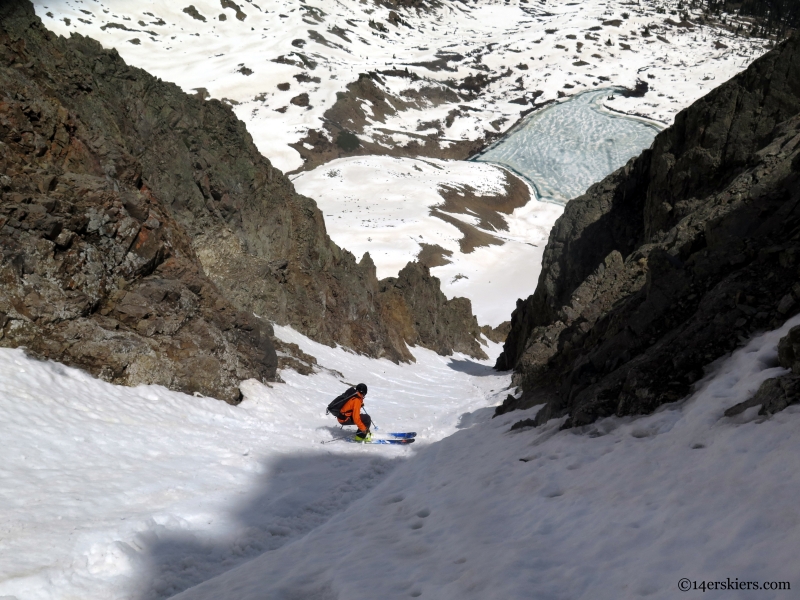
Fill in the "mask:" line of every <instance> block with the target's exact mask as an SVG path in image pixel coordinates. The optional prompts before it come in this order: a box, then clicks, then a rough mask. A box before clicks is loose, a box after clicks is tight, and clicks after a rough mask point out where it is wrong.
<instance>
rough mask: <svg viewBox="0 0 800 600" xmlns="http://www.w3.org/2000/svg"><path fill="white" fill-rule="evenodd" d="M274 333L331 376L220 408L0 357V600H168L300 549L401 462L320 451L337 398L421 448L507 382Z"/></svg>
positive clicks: (254, 389)
mask: <svg viewBox="0 0 800 600" xmlns="http://www.w3.org/2000/svg"><path fill="white" fill-rule="evenodd" d="M276 329H277V334H278V335H279V337H281V338H282V339H284V340H286V341H291V342H295V343H299V344H300V345H301V347H302V348H303V349H304V350H305V351H307V352H310V353H313V354H314V355H315V356H316V357H317V359H318V361H319V362H320V364H321V365H323V367H327V368H328V369H331V368H333V369H336V370H337V371H339V372H341V374H342V376H340V375H337V374H336V373H335V372H334V371H331V370H326V369H321V370H320V372H319V373H318V374H316V375H312V376H308V377H304V376H300V375H298V374H297V373H295V372H293V371H284V372H282V377H283V379H284V380H285V381H286V383H283V384H273V385H272V386H271V387H266V386H263V385H261V384H259V383H257V382H255V381H247V382H244V383H243V384H242V390H243V392H244V395H245V400H244V401H243V402H242V403H241V404H240V405H239V406H236V407H233V406H229V405H227V404H225V403H223V402H220V401H218V400H214V399H212V398H195V397H191V396H187V395H185V394H180V393H175V392H170V391H168V390H166V389H164V388H161V387H159V386H141V387H137V388H125V387H118V386H114V385H111V384H107V383H104V382H102V381H99V380H96V379H93V378H91V377H90V376H89V375H87V374H86V373H83V372H81V371H78V370H76V369H71V368H67V367H64V366H62V365H59V364H56V363H52V362H38V361H35V360H32V359H30V358H26V357H25V356H24V354H23V353H22V351H20V350H7V349H2V350H0V439H2V440H3V443H4V450H3V460H2V466H1V467H0V515H2V518H1V519H0V598H5V597H7V596H10V597H15V598H17V599H18V600H43V599H68V598H70V599H72V598H81V599H84V600H88V599H98V600H99V599H103V600H110V599H119V600H122V599H131V598H137V599H142V600H144V599H152V598H166V597H169V596H171V595H173V594H175V593H177V592H179V591H181V590H183V589H186V588H187V587H189V586H191V585H193V584H196V583H199V582H201V581H203V580H205V579H208V578H209V577H212V576H213V575H216V574H218V573H222V572H223V571H225V570H227V569H230V568H232V567H234V566H236V565H238V564H241V563H242V562H243V561H244V560H247V559H248V558H253V557H255V556H257V555H259V554H261V553H262V552H265V551H268V550H273V549H275V548H278V547H280V546H282V545H284V544H286V543H287V542H289V541H291V540H294V539H297V538H299V537H301V536H302V535H304V534H305V533H307V532H308V531H310V530H312V529H313V528H315V527H317V526H319V525H321V524H322V523H324V522H325V521H326V520H327V519H329V518H330V517H331V516H333V515H335V514H337V513H339V512H341V511H342V510H344V509H345V508H346V507H347V506H348V505H350V504H351V503H352V502H354V501H355V500H356V499H357V498H359V497H361V496H363V495H364V494H365V493H366V492H367V491H368V490H369V489H371V488H372V487H374V486H375V485H376V484H377V483H378V482H380V481H381V480H383V478H384V477H385V476H386V474H387V473H389V472H390V471H391V470H392V469H394V468H395V467H396V466H397V464H398V461H400V460H402V459H403V458H407V457H409V456H411V455H413V454H414V453H415V446H409V447H396V446H370V447H369V448H364V447H363V446H357V445H355V444H347V443H343V442H335V443H329V444H321V443H320V442H322V441H330V440H332V439H333V438H335V437H341V436H342V435H343V434H342V432H341V430H340V429H339V428H338V426H336V427H334V424H335V422H334V420H333V419H332V417H330V416H328V417H326V416H325V414H324V413H325V406H326V405H327V403H328V401H329V400H330V399H331V398H333V397H334V396H335V395H337V394H339V393H340V392H341V391H343V390H344V388H345V387H347V385H348V383H346V382H349V383H356V382H358V381H360V380H362V379H363V380H365V381H367V382H368V384H369V387H370V393H369V394H368V396H367V402H366V408H367V410H368V411H369V412H370V413H371V414H372V415H373V416H374V418H375V421H376V423H377V425H378V426H379V427H380V428H381V429H383V430H387V431H388V430H390V429H394V428H397V429H400V430H410V429H414V430H416V431H417V432H419V438H418V442H417V444H416V447H423V446H425V445H427V444H429V443H431V442H432V441H434V440H437V439H440V438H442V437H443V436H446V435H449V434H451V433H453V432H454V431H455V430H456V427H457V426H458V423H459V417H460V416H461V415H462V414H463V413H468V412H471V411H478V413H479V414H482V413H481V410H482V409H484V407H485V406H487V405H489V404H496V403H498V402H499V400H498V397H497V393H499V391H500V389H501V388H504V387H506V386H507V385H508V381H509V377H508V375H506V374H498V373H496V372H494V371H493V370H491V368H490V367H489V366H487V365H486V364H485V363H484V364H480V363H476V362H475V361H473V360H471V359H469V358H468V357H463V356H460V355H456V356H454V357H451V358H444V357H440V356H438V355H436V354H434V353H433V352H430V351H428V350H424V349H414V350H413V352H414V355H415V356H416V358H417V363H416V364H413V365H395V364H393V363H391V362H388V361H386V360H371V359H367V358H365V357H362V356H356V355H354V354H351V353H348V352H345V351H344V350H341V349H332V348H328V347H326V346H321V345H319V344H316V343H314V342H311V341H309V340H307V339H305V338H303V336H300V335H299V334H297V333H295V332H293V331H291V330H289V329H285V328H280V327H279V328H276ZM498 351H499V347H498V346H496V345H493V346H492V348H491V350H490V353H492V354H495V355H496V354H497V353H498ZM487 363H488V361H487ZM495 392H497V393H495ZM500 399H502V398H500Z"/></svg>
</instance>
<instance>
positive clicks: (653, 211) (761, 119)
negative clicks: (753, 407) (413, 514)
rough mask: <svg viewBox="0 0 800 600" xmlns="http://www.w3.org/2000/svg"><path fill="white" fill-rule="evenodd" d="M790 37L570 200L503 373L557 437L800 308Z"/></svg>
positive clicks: (799, 134)
mask: <svg viewBox="0 0 800 600" xmlns="http://www.w3.org/2000/svg"><path fill="white" fill-rule="evenodd" d="M798 113H800V38H799V37H798V36H794V37H793V38H791V39H790V40H788V41H787V42H785V43H783V44H781V45H780V46H778V47H777V48H776V49H775V50H773V51H772V52H770V53H768V54H766V55H765V56H763V57H762V58H760V59H758V60H757V61H755V62H754V63H753V64H752V65H751V66H750V67H749V68H748V69H747V70H746V71H744V72H742V73H740V74H739V75H737V76H736V77H734V78H733V79H731V80H730V81H728V82H726V83H724V84H723V85H721V86H720V87H719V88H717V89H716V90H714V91H713V92H711V93H710V94H708V95H707V96H705V97H703V98H701V99H700V100H698V101H697V102H695V103H694V104H693V105H692V106H691V107H689V108H688V109H686V110H684V111H682V112H681V113H680V114H678V116H677V117H676V119H675V123H674V124H673V125H672V126H671V127H670V128H668V129H666V130H664V131H663V132H661V133H660V134H659V135H658V136H657V137H656V139H655V141H654V143H653V146H652V147H651V149H649V150H647V151H645V152H643V153H642V154H641V155H640V156H639V157H638V158H635V159H633V160H631V161H630V162H629V163H628V164H627V165H626V166H625V167H623V168H622V169H620V170H618V171H616V172H615V173H613V174H611V175H610V176H609V177H607V178H606V179H604V180H603V181H601V182H600V183H598V184H595V185H594V186H592V187H591V188H590V189H589V190H588V191H587V192H586V194H584V195H583V196H581V197H579V198H577V199H575V200H572V201H571V202H570V203H569V204H568V205H567V207H566V210H565V212H564V215H563V216H562V217H561V218H560V219H559V220H558V221H557V223H556V225H555V227H554V228H553V231H552V232H551V235H550V239H549V241H548V245H547V249H546V250H545V252H544V260H543V266H542V272H541V275H540V278H539V283H538V287H537V290H536V292H535V293H534V295H533V296H531V297H529V298H528V299H527V300H525V301H519V302H518V303H517V309H516V310H515V311H514V313H513V316H512V329H511V332H510V333H509V336H508V338H507V341H506V344H505V346H504V352H503V354H502V355H501V357H500V358H499V360H498V363H497V367H498V368H501V369H508V368H514V369H515V374H514V382H515V383H516V384H517V385H519V386H521V387H522V389H523V394H522V395H521V397H520V398H519V399H513V398H511V399H510V400H509V401H508V402H507V403H504V407H503V410H504V411H507V410H512V409H514V408H523V407H529V406H533V405H535V404H537V403H542V402H544V403H546V404H545V406H544V407H543V408H542V410H541V411H540V412H539V414H538V415H537V417H536V420H535V421H536V423H537V424H538V423H542V422H544V421H546V420H548V419H550V418H552V417H558V416H563V415H569V418H568V419H567V420H566V422H565V426H567V427H568V426H576V425H582V424H586V423H590V422H592V421H594V420H595V419H597V418H600V417H604V416H609V415H627V414H637V413H648V412H651V411H653V410H654V409H655V408H657V407H658V406H659V405H661V404H663V403H666V402H671V401H675V400H679V399H681V398H683V397H685V396H686V394H687V393H688V392H689V391H690V389H691V385H692V383H693V382H694V381H696V380H697V379H699V378H700V377H701V375H702V371H703V367H704V366H705V365H707V364H709V363H710V362H711V361H713V360H715V359H716V358H718V357H720V356H722V355H724V354H726V353H728V352H730V351H731V350H733V349H734V348H736V347H737V346H738V345H740V344H741V343H742V340H744V339H745V338H746V337H747V336H748V335H750V334H752V333H753V332H755V331H757V330H761V329H765V328H774V327H777V326H778V325H780V324H781V323H783V322H784V321H785V320H786V318H788V317H789V316H791V315H792V314H794V313H795V312H797V310H798V309H799V308H800V286H798V285H797V284H796V282H797V274H798V265H799V264H800V262H799V261H798V257H800V185H799V184H800V181H799V179H800V116H798Z"/></svg>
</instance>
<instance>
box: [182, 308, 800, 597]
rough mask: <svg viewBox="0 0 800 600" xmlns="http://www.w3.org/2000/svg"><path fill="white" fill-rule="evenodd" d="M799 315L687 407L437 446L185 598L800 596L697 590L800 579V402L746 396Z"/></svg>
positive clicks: (735, 361) (738, 356)
mask: <svg viewBox="0 0 800 600" xmlns="http://www.w3.org/2000/svg"><path fill="white" fill-rule="evenodd" d="M797 323H800V317H795V318H793V319H792V320H791V321H790V322H789V323H787V324H786V325H785V326H784V327H782V328H781V329H780V330H779V331H773V332H769V333H767V334H765V335H762V336H760V337H759V338H756V339H754V340H752V341H751V342H750V343H749V344H748V345H747V346H746V347H744V348H741V349H740V350H738V351H737V352H736V353H734V355H733V356H731V357H730V358H728V359H726V360H722V361H719V362H718V363H717V364H716V365H715V368H714V370H713V371H714V372H713V373H712V374H711V375H709V376H707V377H706V378H705V379H704V380H702V381H701V382H699V384H698V389H697V392H696V393H695V394H694V395H692V396H691V397H690V398H689V399H687V400H686V401H684V402H681V403H676V404H671V405H665V406H663V407H662V409H661V410H659V411H657V412H656V413H655V414H653V415H650V416H647V417H641V418H626V419H618V418H609V419H605V420H602V421H599V422H598V423H596V424H594V425H592V426H589V427H585V428H582V429H578V430H567V431H559V430H558V427H559V425H560V421H557V422H551V423H549V424H548V425H546V426H543V427H541V428H537V429H527V430H522V431H519V432H515V433H508V429H509V425H510V424H511V423H512V422H514V421H516V420H518V419H521V418H524V417H531V416H533V414H534V413H535V409H534V410H531V411H527V414H526V413H512V414H508V415H504V416H502V417H500V418H497V419H494V420H489V419H487V418H485V417H484V418H482V419H480V422H479V423H478V424H476V425H475V426H473V427H471V428H467V429H466V430H463V431H459V432H456V433H455V434H454V435H452V436H449V437H447V438H445V439H443V440H442V441H440V442H437V443H435V444H431V445H429V446H426V447H423V448H421V449H420V451H419V452H418V453H416V454H415V455H414V456H413V457H412V458H411V459H410V460H408V461H406V462H404V463H403V464H402V465H400V466H399V467H398V468H397V469H395V470H394V471H392V472H391V473H390V474H389V475H387V477H386V478H385V479H384V480H383V481H382V482H381V483H380V484H378V485H377V486H375V488H373V489H372V490H370V491H369V492H368V493H367V494H365V495H364V497H362V498H360V499H359V500H358V501H356V502H355V503H353V505H351V506H349V507H348V508H347V510H345V511H344V512H343V513H341V514H339V515H337V516H335V517H334V518H332V519H331V520H330V521H328V522H327V523H325V524H324V525H323V526H321V527H319V528H318V529H316V530H314V531H313V532H312V533H310V534H309V535H308V536H306V537H304V538H302V539H300V540H298V541H296V542H294V543H292V544H288V545H286V546H284V547H283V548H281V549H280V550H277V551H275V552H271V553H268V554H265V555H263V556H261V557H259V558H257V559H255V560H253V561H251V562H249V563H247V564H245V565H243V566H241V567H239V568H237V569H235V570H233V571H230V572H228V573H225V574H224V575H222V576H220V577H218V578H216V579H213V580H211V581H209V582H207V583H205V584H203V585H200V586H198V587H196V588H194V589H191V590H189V591H187V592H185V593H183V594H180V595H179V596H178V597H177V598H180V599H181V600H220V599H223V598H230V599H234V598H235V599H236V600H251V599H252V600H255V599H261V598H270V599H271V600H273V599H274V600H284V599H289V598H321V599H322V598H324V599H328V598H331V599H333V598H359V599H361V598H382V599H384V600H391V599H395V598H396V599H400V598H409V597H411V598H416V597H421V598H435V599H436V600H464V599H472V598H474V599H476V600H477V599H484V598H498V599H500V598H502V599H504V600H511V599H522V598H536V599H550V598H552V599H556V598H558V599H562V598H563V599H567V598H569V599H571V600H578V599H587V600H588V599H591V600H604V599H608V600H620V599H622V598H642V597H647V598H657V599H670V598H677V597H687V598H700V597H704V598H705V597H708V598H726V599H733V598H752V597H758V598H771V599H779V598H788V597H794V595H796V593H797V592H796V591H794V592H791V591H785V590H782V591H774V590H762V591H758V592H754V591H753V589H752V588H751V589H750V590H749V591H747V590H736V591H731V590H727V591H711V592H703V591H693V592H690V593H688V594H685V595H682V594H681V592H680V591H679V588H678V584H679V580H680V579H681V578H687V579H689V580H690V581H695V582H700V581H718V582H726V583H727V580H728V578H729V579H730V580H731V581H735V580H736V579H738V580H740V581H747V582H758V583H759V585H761V584H763V583H764V582H788V583H789V584H791V586H792V590H795V589H796V588H797V586H800V563H798V561H797V558H796V557H797V554H798V551H800V508H798V505H797V502H796V499H797V496H798V494H800V473H798V471H797V469H796V468H794V467H795V462H796V458H797V456H798V455H799V454H800V429H798V420H799V419H800V407H799V406H792V407H790V408H788V409H787V410H786V411H784V412H782V413H778V414H776V415H774V416H773V417H771V418H769V419H762V418H759V417H758V416H757V414H756V413H757V412H758V407H754V408H752V409H750V410H748V411H746V412H745V413H743V414H742V415H740V416H739V418H726V417H724V416H723V412H724V410H725V409H726V408H728V407H730V406H732V405H733V404H735V403H737V402H739V401H742V400H744V399H746V398H748V397H749V396H750V395H752V393H753V392H754V391H755V390H756V389H757V388H758V386H759V384H760V383H761V382H762V381H763V380H765V379H766V378H768V377H773V376H776V375H779V374H783V373H784V372H785V370H784V369H781V368H780V367H778V366H776V365H777V348H776V347H777V342H778V339H779V338H780V337H781V336H782V335H784V334H785V333H786V331H788V329H789V327H790V326H791V325H793V324H797Z"/></svg>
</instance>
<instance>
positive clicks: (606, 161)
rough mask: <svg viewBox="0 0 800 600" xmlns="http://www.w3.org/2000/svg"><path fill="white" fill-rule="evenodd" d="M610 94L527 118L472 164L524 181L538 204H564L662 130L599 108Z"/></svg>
mask: <svg viewBox="0 0 800 600" xmlns="http://www.w3.org/2000/svg"><path fill="white" fill-rule="evenodd" d="M613 92H614V90H610V89H602V90H592V91H589V92H584V93H583V94H578V95H577V96H574V97H573V98H571V99H570V100H567V101H565V102H561V103H559V104H554V105H552V106H549V107H547V108H544V109H542V110H540V111H537V112H535V113H533V114H532V115H530V117H528V118H527V119H525V120H523V121H522V122H521V123H519V124H518V125H517V126H516V127H514V128H512V130H511V132H510V133H509V134H508V135H506V136H505V137H504V138H503V139H501V140H499V141H498V142H496V143H495V144H493V145H492V146H490V147H489V148H487V149H486V150H485V151H484V152H482V153H481V154H479V155H478V156H476V157H475V158H474V159H473V160H478V161H483V162H490V163H495V164H499V165H503V166H505V167H509V168H510V169H511V170H513V171H514V172H516V173H517V174H519V175H521V176H522V177H524V178H525V179H527V180H528V181H529V182H530V183H531V184H533V186H534V187H535V188H536V192H537V195H538V197H539V199H540V200H545V201H550V202H557V203H559V204H564V203H566V202H567V201H569V200H571V199H572V198H575V197H576V196H579V195H580V194H582V193H583V192H585V191H586V189H587V188H588V187H589V186H590V185H592V184H593V183H595V182H597V181H600V180H601V179H602V178H603V177H605V176H606V175H608V174H609V173H611V172H613V171H615V170H616V169H618V168H619V167H621V166H622V165H624V164H625V163H626V162H627V161H628V160H629V159H630V158H631V157H633V156H636V155H637V154H639V153H640V152H641V151H642V150H644V149H645V148H649V147H650V144H651V143H652V142H653V138H654V137H655V136H656V134H657V133H658V132H659V131H661V129H662V127H661V126H660V125H659V124H657V123H654V122H651V121H647V120H645V119H640V118H636V117H629V116H626V115H620V114H616V113H613V112H611V111H609V110H608V109H606V108H604V107H603V105H602V102H603V100H604V99H605V98H606V97H607V96H609V95H610V94H612V93H613Z"/></svg>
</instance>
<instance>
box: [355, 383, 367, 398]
mask: <svg viewBox="0 0 800 600" xmlns="http://www.w3.org/2000/svg"><path fill="white" fill-rule="evenodd" d="M356 391H358V392H361V395H362V396H366V395H367V384H366V383H359V384H358V385H357V386H356Z"/></svg>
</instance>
